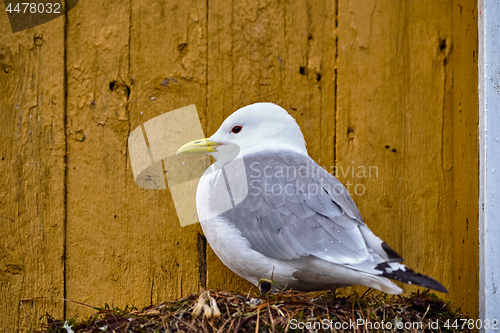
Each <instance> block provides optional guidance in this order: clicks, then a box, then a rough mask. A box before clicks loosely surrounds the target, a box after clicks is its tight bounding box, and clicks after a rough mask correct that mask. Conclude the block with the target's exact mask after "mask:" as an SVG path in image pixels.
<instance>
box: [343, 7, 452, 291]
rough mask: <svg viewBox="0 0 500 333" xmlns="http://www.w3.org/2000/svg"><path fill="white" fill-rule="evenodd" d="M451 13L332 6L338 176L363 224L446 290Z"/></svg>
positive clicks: (449, 227)
mask: <svg viewBox="0 0 500 333" xmlns="http://www.w3.org/2000/svg"><path fill="white" fill-rule="evenodd" d="M451 9H452V8H451V2H450V1H438V2H435V1H415V2H403V1H377V2H375V1H369V2H365V3H363V6H357V5H356V3H355V2H352V1H340V2H339V16H338V17H339V40H338V49H339V68H338V112H337V140H336V142H337V167H338V170H339V171H341V173H339V174H338V175H339V178H340V179H341V180H342V181H343V182H344V183H345V184H350V191H351V193H352V194H353V198H354V200H355V202H356V203H357V205H358V208H359V209H360V211H361V214H362V215H363V217H364V219H365V221H366V222H367V224H368V225H369V226H370V228H371V229H372V230H373V231H374V232H375V233H376V234H377V235H379V236H380V237H381V238H382V239H384V240H386V241H387V243H388V244H389V245H390V246H392V247H393V248H394V249H395V250H396V251H397V252H399V253H400V254H401V255H402V256H403V257H404V258H405V259H406V264H407V265H408V266H409V267H412V268H414V269H416V270H417V271H419V272H421V273H423V274H427V275H430V276H432V277H434V278H436V279H438V280H439V281H440V282H442V283H443V284H444V285H445V286H446V287H448V288H449V289H450V290H453V286H454V285H453V274H452V272H451V271H452V267H453V263H454V256H453V214H452V213H453V211H452V210H453V206H452V204H453V203H452V200H453V199H452V198H453V193H452V192H451V188H452V184H453V183H452V182H453V170H452V165H453V155H452V152H453V151H452V148H451V147H452V141H451V138H452V137H453V132H452V129H453V128H452V118H451V112H452V109H451V108H452V100H451V96H452V95H451V92H452V90H451V89H452V79H451V74H452V69H451V68H450V63H449V60H450V59H449V55H450V52H451V49H452V10H451ZM424 18H425V19H424ZM349 168H350V169H349ZM353 168H354V172H353ZM370 168H371V170H372V172H371V173H370V172H369V171H370ZM348 182H349V183H348ZM356 187H357V189H356ZM356 192H357V193H356ZM404 290H405V291H413V290H415V287H412V286H408V285H405V286H404Z"/></svg>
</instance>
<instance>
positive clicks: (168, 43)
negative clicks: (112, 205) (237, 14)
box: [127, 0, 207, 304]
mask: <svg viewBox="0 0 500 333" xmlns="http://www.w3.org/2000/svg"><path fill="white" fill-rule="evenodd" d="M131 14H132V15H131V17H132V22H131V27H132V28H131V48H130V59H131V60H130V75H131V80H133V85H132V93H131V95H130V128H131V129H134V128H136V127H137V126H140V125H141V124H142V123H143V122H145V121H147V120H149V119H151V118H154V117H156V116H158V115H160V114H162V113H165V112H168V111H171V110H174V109H177V108H180V107H183V106H186V105H190V104H195V105H196V107H197V110H198V114H199V115H200V118H202V123H203V116H204V114H205V112H206V90H207V81H206V66H207V65H206V59H207V51H206V50H207V45H206V43H207V34H206V25H207V21H206V15H207V8H206V1H200V0H196V1H194V0H193V1H186V2H175V1H171V2H165V1H153V2H148V5H147V6H145V5H144V2H142V1H135V2H132V12H131ZM129 165H130V164H129ZM127 172H128V179H127V181H128V184H127V189H128V195H127V196H128V197H129V209H128V215H129V226H130V227H129V234H130V237H131V238H135V241H134V242H135V243H134V246H133V247H131V248H130V259H129V260H130V262H131V263H132V262H135V263H136V264H137V263H140V267H142V268H143V269H144V270H145V271H144V272H138V273H139V274H137V275H136V274H134V275H131V279H134V280H137V281H134V280H132V281H134V283H132V284H131V285H130V293H133V294H137V292H136V291H135V290H144V289H146V290H144V292H143V293H144V294H145V296H147V297H148V298H149V300H148V302H153V303H154V302H160V301H161V300H162V299H172V298H178V297H181V296H185V295H189V294H191V293H193V292H197V291H198V290H199V286H200V272H199V267H198V265H199V258H200V253H199V250H198V234H199V233H201V227H200V225H199V224H196V225H190V226H187V227H184V228H181V227H180V225H179V221H178V219H177V215H176V213H175V208H174V204H173V201H172V198H171V196H170V193H169V191H152V190H143V189H140V188H138V186H137V185H136V184H135V182H134V181H133V176H132V170H131V169H130V168H128V171H127ZM140 267H138V269H140ZM140 304H145V302H144V301H141V302H140Z"/></svg>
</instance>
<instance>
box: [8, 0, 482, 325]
mask: <svg viewBox="0 0 500 333" xmlns="http://www.w3.org/2000/svg"><path fill="white" fill-rule="evenodd" d="M476 8H477V5H476V3H475V1H466V0H461V1H460V0H443V1H434V0H420V1H394V0H385V1H375V0H367V1H355V0H350V1H349V0H316V1H314V0H286V1H285V0H284V1H274V0H268V1H265V0H260V1H250V0H242V1H233V2H228V1H221V0H218V1H215V0H209V1H202V0H191V1H173V0H168V1H163V0H162V1H160V0H158V1H157V0H154V1H136V0H126V1H119V2H117V1H104V0H102V1H101V0H100V1H94V2H80V3H79V4H78V5H77V6H76V7H75V8H74V9H72V10H71V11H69V12H68V13H67V15H66V16H65V17H60V18H58V19H56V20H54V21H51V22H49V23H46V24H44V25H42V26H39V27H36V28H33V29H29V30H26V31H24V32H19V33H16V34H13V33H12V32H11V30H10V27H9V23H8V19H7V16H6V15H5V14H4V13H5V10H4V7H3V4H0V12H1V13H2V14H0V108H1V110H0V122H1V123H0V126H1V127H0V129H1V133H2V134H1V136H0V155H1V156H0V158H1V161H0V171H1V188H0V221H1V223H2V227H1V228H0V289H1V290H0V309H1V310H0V323H1V324H0V325H2V326H3V328H4V330H5V331H7V332H10V331H14V330H15V329H17V328H27V327H30V324H28V322H27V321H26V319H25V314H24V312H26V315H28V316H29V318H30V322H31V327H33V325H35V324H36V323H37V321H38V319H39V318H40V316H41V315H42V314H44V313H45V312H49V313H52V314H53V315H54V316H57V317H62V316H63V315H66V316H68V317H71V316H74V315H76V314H80V315H84V314H88V313H89V309H86V308H84V307H81V306H79V305H76V304H72V303H64V302H62V301H57V300H46V299H43V300H33V301H29V302H25V303H24V307H23V308H20V307H19V300H20V299H21V298H28V297H36V296H52V297H66V298H69V299H72V300H75V301H80V302H84V303H87V304H91V305H94V306H103V305H104V303H108V304H110V305H114V306H120V307H123V306H125V305H126V304H129V305H135V306H144V305H148V304H150V303H155V302H159V301H162V300H165V299H172V298H177V297H181V296H184V295H187V294H190V293H192V292H196V291H198V290H199V288H200V287H207V288H211V289H229V290H239V291H248V290H249V288H251V286H250V284H249V283H248V282H246V281H244V280H242V279H241V278H239V277H238V276H236V275H235V274H233V273H232V272H230V271H229V270H228V269H226V268H225V267H224V265H223V264H222V263H221V262H220V261H219V260H218V259H217V257H216V256H215V254H214V253H213V251H212V250H211V249H210V247H209V245H208V244H206V245H205V241H204V238H203V236H202V231H201V228H200V226H199V224H197V225H191V226H187V227H184V228H181V227H180V225H179V223H178V220H177V216H176V214H175V209H174V205H173V202H172V199H171V196H170V193H169V191H168V190H167V191H158V190H145V189H141V188H139V187H138V186H137V185H136V184H135V182H134V178H133V175H132V170H131V166H130V161H129V160H130V158H129V155H128V149H127V148H128V147H127V138H128V135H129V133H130V131H131V130H133V129H135V128H136V127H138V126H140V125H141V124H142V123H144V122H145V121H147V120H149V119H151V118H154V117H156V116H158V115H160V114H162V113H164V112H168V111H170V110H173V109H176V108H179V107H182V106H185V105H189V104H196V107H197V109H198V113H199V116H200V121H201V123H202V126H203V129H204V130H205V134H206V135H211V134H213V133H214V132H215V131H216V130H217V128H218V127H219V126H220V124H221V123H222V121H223V120H224V119H225V118H226V117H227V116H228V115H230V114H231V113H232V112H234V111H235V110H236V109H238V108H240V107H242V106H245V105H247V104H250V103H254V102H259V101H268V102H274V103H277V104H279V105H281V106H283V107H284V108H285V109H287V110H288V111H289V112H290V114H291V115H292V116H293V117H294V118H295V119H296V120H297V122H298V123H299V125H300V126H301V128H302V131H303V133H304V136H305V139H306V142H307V147H308V151H309V154H310V155H311V157H312V158H313V159H314V160H315V161H317V162H318V163H319V164H320V165H322V166H324V167H326V168H327V170H328V171H332V172H335V173H336V175H337V177H338V178H339V179H340V180H341V181H342V182H343V183H344V184H346V185H347V186H348V188H349V190H350V192H351V194H352V196H353V198H354V200H355V201H356V203H357V205H358V207H359V209H360V211H361V214H362V215H363V217H364V219H365V222H366V223H367V224H368V225H369V226H370V227H371V228H372V230H373V231H374V232H375V233H376V234H377V235H379V236H380V237H381V238H383V239H384V240H386V241H387V243H388V244H389V245H391V246H392V247H393V248H394V249H395V250H396V251H397V252H399V253H400V254H401V255H402V256H403V257H404V258H405V259H406V261H405V262H406V264H407V265H408V266H409V267H412V268H414V269H415V270H417V271H419V272H421V273H424V274H427V275H430V276H432V277H434V278H436V279H437V280H439V281H440V282H442V283H443V284H444V285H445V286H446V287H447V288H448V289H449V290H450V294H449V295H448V296H445V297H447V298H448V299H450V300H453V301H454V302H456V304H457V305H459V306H460V305H461V304H462V303H464V305H463V307H462V309H464V310H466V311H469V313H470V315H471V316H472V317H473V318H477V312H478V234H477V227H478V204H477V203H478V143H477V112H478V109H477V108H478V107H477V105H478V103H477V19H476ZM401 285H402V284H401ZM356 289H357V290H360V291H361V290H363V289H362V288H359V287H356ZM416 289H417V288H416V287H414V286H408V285H404V290H405V292H410V291H414V290H416Z"/></svg>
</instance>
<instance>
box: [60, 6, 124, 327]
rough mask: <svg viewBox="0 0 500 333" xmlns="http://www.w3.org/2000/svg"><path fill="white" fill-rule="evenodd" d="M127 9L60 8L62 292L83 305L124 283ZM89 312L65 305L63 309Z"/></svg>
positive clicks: (110, 295) (111, 296)
mask: <svg viewBox="0 0 500 333" xmlns="http://www.w3.org/2000/svg"><path fill="white" fill-rule="evenodd" d="M129 10H130V5H129V2H128V1H123V2H119V3H117V2H114V1H103V2H100V4H99V6H98V9H97V7H93V6H85V5H82V4H79V5H78V6H76V7H75V8H74V9H73V10H71V11H70V12H68V26H67V40H66V54H67V60H66V70H67V80H68V81H67V84H68V92H67V129H66V136H67V144H68V152H67V154H68V156H67V171H66V173H67V182H66V187H67V205H66V214H67V227H66V232H67V233H66V297H67V298H69V299H72V300H78V301H80V302H84V303H87V304H91V305H95V304H104V303H105V302H106V303H108V304H110V305H118V304H120V305H121V304H122V303H126V302H127V301H128V295H126V294H124V293H120V292H117V290H121V289H122V288H123V285H124V284H125V283H126V279H125V276H126V273H127V271H128V268H129V263H128V260H127V250H128V246H130V244H129V242H128V239H127V233H126V231H127V224H126V222H127V214H126V207H127V196H126V192H125V188H126V186H125V185H126V181H127V179H126V177H127V172H126V170H127V167H126V166H127V157H126V156H127V146H126V142H127V137H128V134H129V122H128V114H127V113H128V111H127V107H128V105H127V103H128V88H127V85H126V84H127V83H128V82H129V75H128V74H129V45H128V44H129V26H130V24H129V17H130V12H129ZM111 22H112V23H111ZM112 82H115V83H114V85H113V84H112ZM89 311H92V310H91V309H88V308H85V307H82V306H79V305H76V304H72V303H71V304H68V306H67V313H66V315H67V316H69V317H71V316H74V315H76V314H78V313H81V314H83V313H88V312H89Z"/></svg>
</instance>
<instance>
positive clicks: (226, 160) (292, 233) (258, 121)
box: [177, 103, 448, 294]
mask: <svg viewBox="0 0 500 333" xmlns="http://www.w3.org/2000/svg"><path fill="white" fill-rule="evenodd" d="M198 153H205V154H209V155H211V156H213V157H214V158H215V160H216V162H215V163H214V164H213V165H212V166H211V167H210V168H209V169H208V170H207V171H206V172H205V174H204V175H203V176H202V177H201V178H200V181H199V183H198V187H197V191H196V207H197V212H198V217H199V219H200V223H201V227H202V229H203V232H204V234H205V237H206V239H207V240H208V242H209V244H210V246H211V247H212V249H213V250H214V252H215V253H216V255H217V256H218V257H219V259H220V260H221V261H222V262H223V263H224V264H225V265H226V266H227V267H228V268H229V269H230V270H232V271H233V272H234V273H236V274H237V275H239V276H241V277H242V278H244V279H246V280H248V281H249V282H251V283H252V284H254V285H256V286H258V287H259V288H260V289H261V291H262V290H263V289H266V288H267V290H269V289H270V288H272V289H273V290H279V289H293V290H298V291H305V292H309V291H321V290H332V289H336V288H338V287H347V286H351V285H363V286H367V287H370V288H373V289H378V290H380V291H383V292H386V293H389V294H399V293H401V292H402V289H401V288H400V287H399V286H398V285H397V284H395V283H394V282H393V281H391V279H392V280H397V281H402V282H404V283H408V284H415V285H418V286H422V287H426V288H430V289H434V290H437V291H440V292H443V293H448V291H447V290H446V288H445V287H444V286H443V285H441V284H440V283H439V282H438V281H436V280H434V279H432V278H430V277H427V276H425V275H422V274H418V273H415V272H414V271H413V270H412V269H410V268H408V267H406V266H405V265H404V264H402V263H401V262H402V261H403V258H401V256H400V255H399V254H398V253H397V252H396V251H394V250H393V249H392V248H390V247H389V246H388V245H387V244H386V243H385V242H384V241H383V240H381V239H380V238H379V237H377V236H376V235H375V234H374V233H373V232H372V231H371V230H370V229H369V228H368V226H367V225H366V224H365V222H364V221H363V218H362V217H361V214H360V212H359V210H358V209H357V207H356V205H355V203H354V201H353V200H352V198H351V196H350V195H349V192H348V191H347V190H346V188H345V187H344V186H343V185H342V183H341V182H340V181H339V180H337V179H336V178H335V177H334V176H333V175H331V174H330V173H328V172H327V171H326V170H325V169H323V168H321V167H320V166H319V165H318V164H317V163H316V162H314V160H313V159H312V158H311V157H309V155H308V154H307V150H306V144H305V141H304V136H303V135H302V132H301V130H300V127H299V126H298V124H297V122H296V121H295V119H294V118H293V117H292V116H291V115H290V114H289V113H288V112H287V111H286V110H285V109H283V108H282V107H280V106H278V105H276V104H273V103H255V104H251V105H248V106H245V107H243V108H241V109H239V110H237V111H236V112H234V113H233V114H232V115H230V116H229V117H227V119H226V120H225V121H224V122H223V123H222V125H221V126H220V128H219V129H218V130H217V132H215V134H214V135H212V136H211V137H210V138H206V139H200V140H196V141H193V142H189V143H187V144H185V145H183V146H182V147H181V148H180V149H179V150H178V152H177V154H198ZM227 193H229V194H227ZM226 197H229V199H228V200H226V201H228V202H229V203H230V206H228V207H229V208H228V207H226V206H227V205H225V204H222V203H223V202H224V198H226ZM264 282H265V283H267V284H268V285H267V287H263V285H264ZM269 284H270V286H269Z"/></svg>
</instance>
